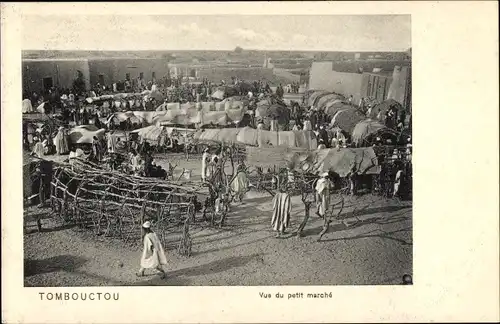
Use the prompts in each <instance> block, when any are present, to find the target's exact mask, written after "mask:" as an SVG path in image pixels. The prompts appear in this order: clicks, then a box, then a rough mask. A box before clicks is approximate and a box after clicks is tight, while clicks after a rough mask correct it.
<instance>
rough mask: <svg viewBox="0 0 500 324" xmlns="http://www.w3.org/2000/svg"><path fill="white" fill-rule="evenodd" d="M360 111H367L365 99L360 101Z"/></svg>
mask: <svg viewBox="0 0 500 324" xmlns="http://www.w3.org/2000/svg"><path fill="white" fill-rule="evenodd" d="M359 109H360V110H361V111H365V98H361V99H359Z"/></svg>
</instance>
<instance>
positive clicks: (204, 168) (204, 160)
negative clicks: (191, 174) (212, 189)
mask: <svg viewBox="0 0 500 324" xmlns="http://www.w3.org/2000/svg"><path fill="white" fill-rule="evenodd" d="M209 163H210V153H209V149H208V148H206V149H205V150H204V151H203V155H202V157H201V180H202V181H203V182H205V181H206V180H207V178H208V177H209V176H210V170H209V169H210V168H209V167H208V165H209Z"/></svg>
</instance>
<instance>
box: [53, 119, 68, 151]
mask: <svg viewBox="0 0 500 324" xmlns="http://www.w3.org/2000/svg"><path fill="white" fill-rule="evenodd" d="M54 144H55V146H56V153H57V154H58V155H63V154H68V152H69V143H68V136H67V135H66V130H65V129H64V127H62V126H61V127H59V130H58V132H57V135H56V137H55V138H54Z"/></svg>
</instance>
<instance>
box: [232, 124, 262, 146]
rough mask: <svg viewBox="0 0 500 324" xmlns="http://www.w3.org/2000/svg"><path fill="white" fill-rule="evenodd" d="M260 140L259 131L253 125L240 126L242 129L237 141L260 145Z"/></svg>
mask: <svg viewBox="0 0 500 324" xmlns="http://www.w3.org/2000/svg"><path fill="white" fill-rule="evenodd" d="M258 140H259V131H258V130H256V129H254V128H251V127H244V128H240V131H239V132H238V135H237V136H236V141H237V142H238V143H242V144H245V145H250V146H257V145H259V142H258Z"/></svg>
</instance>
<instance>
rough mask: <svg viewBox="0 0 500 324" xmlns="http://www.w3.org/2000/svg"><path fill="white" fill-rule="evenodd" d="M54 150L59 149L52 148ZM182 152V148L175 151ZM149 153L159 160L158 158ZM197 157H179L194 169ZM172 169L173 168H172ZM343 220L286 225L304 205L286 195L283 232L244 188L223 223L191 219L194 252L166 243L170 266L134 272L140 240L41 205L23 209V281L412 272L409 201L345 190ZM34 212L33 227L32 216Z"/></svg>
mask: <svg viewBox="0 0 500 324" xmlns="http://www.w3.org/2000/svg"><path fill="white" fill-rule="evenodd" d="M54 159H61V157H57V158H54ZM175 159H178V161H183V159H182V158H181V156H180V155H178V156H177V158H171V159H170V160H175ZM157 163H158V164H160V165H165V164H166V161H165V160H164V159H157ZM199 164H200V162H199V160H198V159H191V160H190V161H183V162H182V164H181V165H179V167H178V168H180V166H182V167H185V168H190V169H192V170H193V173H194V176H193V179H198V178H199V169H200V165H199ZM176 174H177V175H179V174H180V169H177V172H176ZM346 206H347V208H345V209H344V212H343V213H342V216H341V218H342V219H341V220H344V221H345V222H346V224H344V223H342V222H341V220H338V221H334V222H333V223H332V224H331V226H330V230H329V231H328V233H327V234H325V235H324V236H323V238H322V240H321V241H320V242H317V237H318V234H319V232H320V231H321V228H322V225H323V221H322V220H321V219H319V217H317V216H316V215H314V213H312V215H311V218H310V219H309V222H308V224H307V226H306V228H305V229H304V232H303V234H304V236H303V237H302V238H297V237H296V236H294V235H293V231H295V230H296V228H297V227H298V225H299V224H300V222H301V221H302V218H303V215H304V211H303V205H302V203H301V202H300V198H299V197H293V199H292V219H291V226H290V228H289V230H288V231H289V232H291V234H290V235H289V237H287V238H280V239H278V238H275V237H274V233H273V232H272V229H271V224H270V223H271V215H272V211H271V209H272V206H271V196H270V195H269V194H267V193H266V194H263V193H257V192H249V193H248V194H247V197H246V199H245V200H244V203H243V204H239V203H236V204H234V205H233V206H232V209H231V212H230V214H229V215H228V218H227V224H226V226H225V227H224V228H222V229H218V228H217V229H216V228H206V226H204V227H202V226H201V225H194V226H193V227H191V235H192V238H193V255H192V256H191V257H189V258H185V257H180V256H179V255H178V254H177V251H176V247H175V246H167V247H166V250H167V257H168V258H169V264H168V266H167V271H168V275H167V277H166V278H165V279H161V278H160V277H159V276H158V275H157V274H155V273H154V271H153V272H149V273H148V272H147V273H146V274H147V276H146V277H143V278H137V277H136V276H135V272H136V271H137V270H138V267H139V260H140V255H141V251H140V244H138V246H139V247H138V248H130V247H127V246H125V245H124V244H123V243H122V242H120V241H118V240H111V239H104V238H97V237H95V236H94V235H93V234H91V233H89V232H80V231H78V230H77V229H76V228H65V227H61V225H60V223H59V222H56V221H55V220H54V219H53V218H52V217H51V216H50V215H49V213H50V210H49V209H44V210H39V209H37V208H34V207H31V208H29V209H28V210H26V211H25V233H26V234H25V235H24V259H25V280H24V283H25V286H66V287H68V286H99V285H106V286H110V285H175V286H183V285H354V284H356V285H378V284H400V283H401V278H402V276H403V275H404V274H412V268H413V267H412V249H413V243H412V212H411V210H412V208H411V203H407V202H401V201H398V200H392V199H391V200H385V199H383V198H380V197H375V196H372V195H364V196H361V197H349V198H348V202H347V205H346ZM37 213H42V214H43V215H44V216H43V220H42V224H43V228H44V230H43V231H42V232H41V233H38V232H37V231H36V224H35V222H34V219H33V216H34V215H35V214H37Z"/></svg>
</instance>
